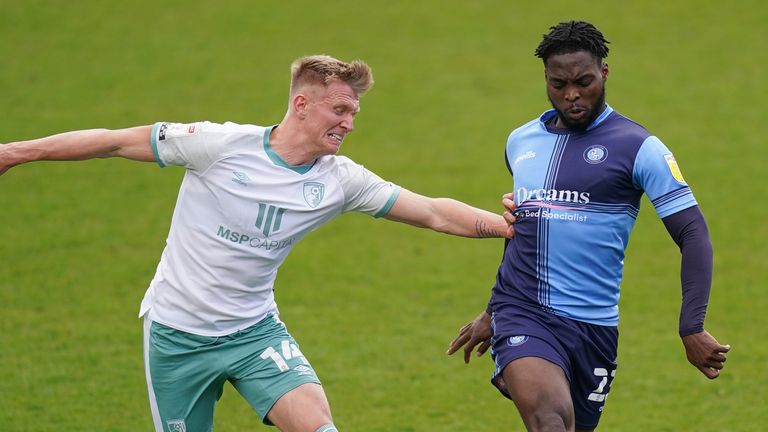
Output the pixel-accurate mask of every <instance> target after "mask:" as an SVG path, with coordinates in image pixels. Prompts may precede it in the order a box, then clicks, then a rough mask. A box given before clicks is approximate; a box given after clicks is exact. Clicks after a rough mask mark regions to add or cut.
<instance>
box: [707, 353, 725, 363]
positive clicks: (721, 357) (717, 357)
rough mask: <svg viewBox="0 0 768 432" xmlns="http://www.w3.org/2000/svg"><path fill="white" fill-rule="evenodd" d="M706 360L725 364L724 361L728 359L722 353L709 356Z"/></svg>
mask: <svg viewBox="0 0 768 432" xmlns="http://www.w3.org/2000/svg"><path fill="white" fill-rule="evenodd" d="M707 360H709V361H713V362H719V363H725V361H726V360H728V357H727V356H726V355H725V354H723V353H715V354H712V355H711V356H709V358H708V359H707Z"/></svg>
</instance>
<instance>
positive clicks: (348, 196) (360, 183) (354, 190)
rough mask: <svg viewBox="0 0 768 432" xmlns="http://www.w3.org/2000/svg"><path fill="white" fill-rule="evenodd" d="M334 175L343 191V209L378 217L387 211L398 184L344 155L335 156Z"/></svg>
mask: <svg viewBox="0 0 768 432" xmlns="http://www.w3.org/2000/svg"><path fill="white" fill-rule="evenodd" d="M335 175H336V177H337V179H338V180H339V183H340V184H341V188H342V189H343V191H344V207H343V211H345V212H348V211H358V212H362V213H366V214H369V215H371V216H373V217H376V218H379V217H382V216H385V215H386V214H387V213H389V210H390V209H391V208H392V205H393V204H394V203H395V201H396V200H397V197H398V195H399V194H400V186H397V185H395V184H393V183H391V182H388V181H384V180H382V179H381V177H379V176H377V175H376V174H374V173H373V172H371V171H369V170H368V169H366V168H365V167H364V166H362V165H359V164H357V163H355V162H353V161H352V160H351V159H349V158H347V157H344V156H337V157H336V166H335Z"/></svg>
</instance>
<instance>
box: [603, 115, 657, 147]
mask: <svg viewBox="0 0 768 432" xmlns="http://www.w3.org/2000/svg"><path fill="white" fill-rule="evenodd" d="M602 126H603V127H602V128H601V129H603V132H604V133H608V134H611V135H614V136H616V137H617V138H620V139H622V140H623V141H630V142H634V143H636V144H637V145H640V144H642V143H643V141H645V140H646V139H647V138H648V137H649V136H651V133H650V132H649V131H648V129H646V128H645V127H644V126H643V125H641V124H640V123H638V122H636V121H634V120H632V119H630V118H629V117H626V116H624V115H622V114H620V113H618V112H616V111H614V112H612V113H611V115H610V116H609V117H608V118H607V119H606V120H605V123H604V124H603V125H602Z"/></svg>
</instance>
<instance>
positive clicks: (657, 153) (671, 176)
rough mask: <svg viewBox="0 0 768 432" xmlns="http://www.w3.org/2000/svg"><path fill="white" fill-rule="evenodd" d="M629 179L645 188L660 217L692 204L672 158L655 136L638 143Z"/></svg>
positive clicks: (688, 189)
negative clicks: (638, 148) (638, 146)
mask: <svg viewBox="0 0 768 432" xmlns="http://www.w3.org/2000/svg"><path fill="white" fill-rule="evenodd" d="M632 181H633V183H634V185H635V187H637V188H639V189H642V190H644V191H645V193H646V194H647V195H648V198H649V199H650V200H651V203H652V204H653V206H654V207H655V208H656V214H658V215H659V217H660V218H664V217H667V216H669V215H671V214H675V213H677V212H679V211H681V210H685V209H687V208H689V207H693V206H695V205H696V198H694V196H693V192H692V191H691V188H689V187H688V184H687V183H686V182H685V179H684V178H683V174H682V173H681V171H680V167H679V166H678V165H677V161H676V160H675V157H674V156H673V155H672V152H671V151H669V149H668V148H667V147H666V146H665V145H664V143H662V142H661V140H659V139H658V138H656V137H655V136H649V137H648V138H646V140H645V141H644V142H643V144H642V145H641V146H640V150H639V151H638V152H637V156H636V157H635V166H634V170H633V172H632Z"/></svg>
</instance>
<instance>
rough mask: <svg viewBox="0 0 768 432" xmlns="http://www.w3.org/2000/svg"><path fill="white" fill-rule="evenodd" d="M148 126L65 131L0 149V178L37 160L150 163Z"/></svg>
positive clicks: (149, 127)
mask: <svg viewBox="0 0 768 432" xmlns="http://www.w3.org/2000/svg"><path fill="white" fill-rule="evenodd" d="M151 128H152V127H151V126H138V127H132V128H127V129H117V130H109V129H89V130H81V131H74V132H65V133H61V134H57V135H51V136H48V137H45V138H38V139H33V140H28V141H18V142H13V143H9V144H5V145H2V146H0V175H2V174H3V173H5V172H6V171H8V170H9V169H11V168H13V167H14V166H16V165H21V164H24V163H27V162H33V161H39V160H59V161H62V160H85V159H93V158H107V157H115V156H117V157H123V158H126V159H133V160H138V161H146V162H151V161H154V156H153V155H152V147H151V145H150V140H149V135H150V130H151Z"/></svg>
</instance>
